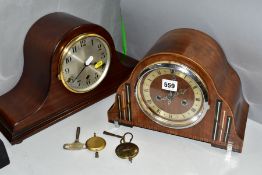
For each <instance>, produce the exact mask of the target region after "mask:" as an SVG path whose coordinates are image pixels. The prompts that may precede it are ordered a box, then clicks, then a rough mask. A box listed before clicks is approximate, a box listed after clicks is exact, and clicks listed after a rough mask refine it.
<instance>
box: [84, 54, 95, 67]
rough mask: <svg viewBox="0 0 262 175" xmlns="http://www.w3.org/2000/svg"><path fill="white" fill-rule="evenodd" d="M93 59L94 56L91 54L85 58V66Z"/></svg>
mask: <svg viewBox="0 0 262 175" xmlns="http://www.w3.org/2000/svg"><path fill="white" fill-rule="evenodd" d="M93 60H94V57H93V56H90V57H88V58H87V59H86V61H85V66H89V65H90V63H91V62H92V61H93Z"/></svg>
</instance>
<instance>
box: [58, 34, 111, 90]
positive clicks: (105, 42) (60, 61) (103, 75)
mask: <svg viewBox="0 0 262 175" xmlns="http://www.w3.org/2000/svg"><path fill="white" fill-rule="evenodd" d="M88 37H97V38H99V39H100V40H101V41H102V42H103V44H105V45H104V46H105V49H106V52H107V53H109V54H108V58H107V63H106V67H105V70H104V71H103V73H102V75H101V76H100V77H99V79H98V80H97V81H96V82H95V83H93V84H92V85H91V86H88V87H87V88H84V89H83V90H76V89H74V88H72V87H70V86H69V85H68V84H67V83H66V81H65V79H64V75H63V71H62V70H63V69H62V67H63V61H64V59H65V55H66V54H67V53H68V51H69V49H70V48H71V47H72V46H73V45H74V44H75V43H77V42H79V41H80V40H82V39H84V38H88ZM111 58H112V52H111V49H110V46H109V43H108V42H107V41H106V39H105V38H104V37H102V36H101V35H99V34H96V33H82V34H79V35H77V36H75V37H74V38H73V39H71V40H70V41H69V42H68V43H67V44H66V45H65V47H64V48H63V50H62V53H61V56H60V58H59V65H58V72H59V75H58V78H59V80H61V82H62V84H63V86H64V87H65V88H66V89H67V90H69V91H71V92H73V93H80V94H81V93H87V92H89V91H91V90H93V89H95V88H96V87H97V86H98V85H99V84H100V83H101V82H102V81H103V80H104V78H105V77H106V75H107V73H108V70H109V67H110V63H111Z"/></svg>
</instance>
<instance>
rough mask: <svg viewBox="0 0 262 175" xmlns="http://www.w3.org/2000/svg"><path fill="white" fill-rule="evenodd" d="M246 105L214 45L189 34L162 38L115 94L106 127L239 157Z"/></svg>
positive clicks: (182, 31) (199, 34)
mask: <svg viewBox="0 0 262 175" xmlns="http://www.w3.org/2000/svg"><path fill="white" fill-rule="evenodd" d="M248 107H249V106H248V104H247V103H246V101H245V99H244V98H243V95H242V90H241V84H240V79H239V77H238V75H237V73H236V72H235V71H234V70H233V69H232V67H231V66H230V65H229V63H228V62H227V59H226V57H225V55H224V53H223V51H222V49H221V48H220V46H219V45H218V44H217V42H216V41H215V40H214V39H212V38H211V37H209V36H208V35H206V34H204V33H202V32H200V31H197V30H193V29H176V30H172V31H170V32H168V33H166V34H164V35H163V36H162V37H161V38H160V39H159V40H158V41H157V43H156V44H155V45H154V46H153V47H152V49H151V50H150V51H149V52H148V53H147V54H146V56H145V58H143V59H142V60H141V61H140V62H139V63H138V64H137V66H136V67H135V68H134V70H133V71H132V74H131V76H130V77H129V79H128V80H127V81H126V82H124V83H123V84H122V85H120V87H119V88H118V90H117V95H116V99H115V103H114V105H113V106H112V107H111V108H110V109H109V111H108V119H109V121H110V122H118V123H119V124H122V125H128V126H138V127H142V128H147V129H151V130H155V131H160V132H164V133H169V134H174V135H178V136H182V137H186V138H191V139H195V140H199V141H204V142H208V143H211V144H212V146H215V147H220V148H224V149H225V148H226V147H227V145H228V143H230V145H231V146H232V149H233V151H237V152H241V151H242V147H243V141H244V133H245V126H246V121H247V115H248Z"/></svg>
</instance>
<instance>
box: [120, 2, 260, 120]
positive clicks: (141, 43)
mask: <svg viewBox="0 0 262 175" xmlns="http://www.w3.org/2000/svg"><path fill="white" fill-rule="evenodd" d="M261 7H262V1H261V0H249V1H247V0H230V1H229V0H217V1H216V0H201V1H196V0H161V1H160V0H121V8H122V13H123V17H124V20H125V24H126V33H127V46H128V50H127V54H128V55H130V56H133V57H135V58H142V57H143V56H144V55H145V53H146V52H147V51H148V50H149V49H150V48H151V47H152V46H153V44H154V43H155V42H156V41H157V39H158V38H159V37H160V36H161V35H163V34H164V33H165V32H167V31H169V30H172V29H175V28H185V27H186V28H195V29H198V30H201V31H203V32H206V33H207V34H209V35H211V36H212V37H213V38H214V39H216V40H217V41H218V43H219V44H220V45H221V46H222V48H223V50H224V51H225V54H226V56H227V58H228V60H229V62H230V63H231V65H233V67H234V68H235V70H236V71H237V72H238V73H239V75H240V78H241V81H242V85H243V92H244V96H245V97H246V99H247V101H248V103H249V104H250V113H251V117H252V118H253V119H255V120H256V121H259V122H260V123H262V117H261V115H260V114H261V113H262V91H261V89H262V69H261V66H262V59H261V57H262V44H261V43H262V35H261V31H262V22H261V19H262V13H261ZM232 88H233V87H232Z"/></svg>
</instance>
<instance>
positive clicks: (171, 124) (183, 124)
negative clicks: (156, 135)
mask: <svg viewBox="0 0 262 175" xmlns="http://www.w3.org/2000/svg"><path fill="white" fill-rule="evenodd" d="M171 65H173V66H178V67H179V68H181V69H183V70H185V71H186V72H184V73H185V74H186V75H188V76H190V77H191V78H192V79H194V80H195V81H196V82H197V84H198V86H199V88H200V89H201V92H202V97H203V100H204V101H203V106H202V108H201V109H200V110H199V111H198V113H197V114H196V115H194V116H193V117H191V118H190V119H189V120H185V121H175V120H173V121H170V120H168V119H164V118H162V117H160V116H158V115H156V114H154V113H153V112H152V111H151V110H150V109H147V107H146V104H145V102H144V101H143V100H141V93H140V91H139V89H140V85H141V80H142V78H143V76H144V75H145V74H146V73H147V72H148V71H152V70H154V69H156V68H159V67H169V66H171ZM135 97H136V101H137V103H138V105H139V107H140V109H141V110H142V111H143V113H144V114H145V115H146V116H148V117H149V118H150V119H151V120H152V121H154V122H155V123H157V124H159V125H161V126H164V127H168V128H173V129H184V128H189V127H192V126H194V125H196V124H197V123H199V122H200V121H201V120H202V119H203V118H204V116H205V114H206V112H207V111H208V109H209V104H208V91H207V88H206V85H205V83H204V81H203V80H202V78H201V77H200V76H199V75H198V74H197V73H196V72H195V71H194V70H192V69H190V68H189V67H188V66H186V65H184V64H181V63H177V62H175V61H159V62H155V63H152V64H150V65H148V66H147V67H146V68H144V69H143V70H142V71H141V73H140V75H139V76H138V78H137V82H136V85H135Z"/></svg>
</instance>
